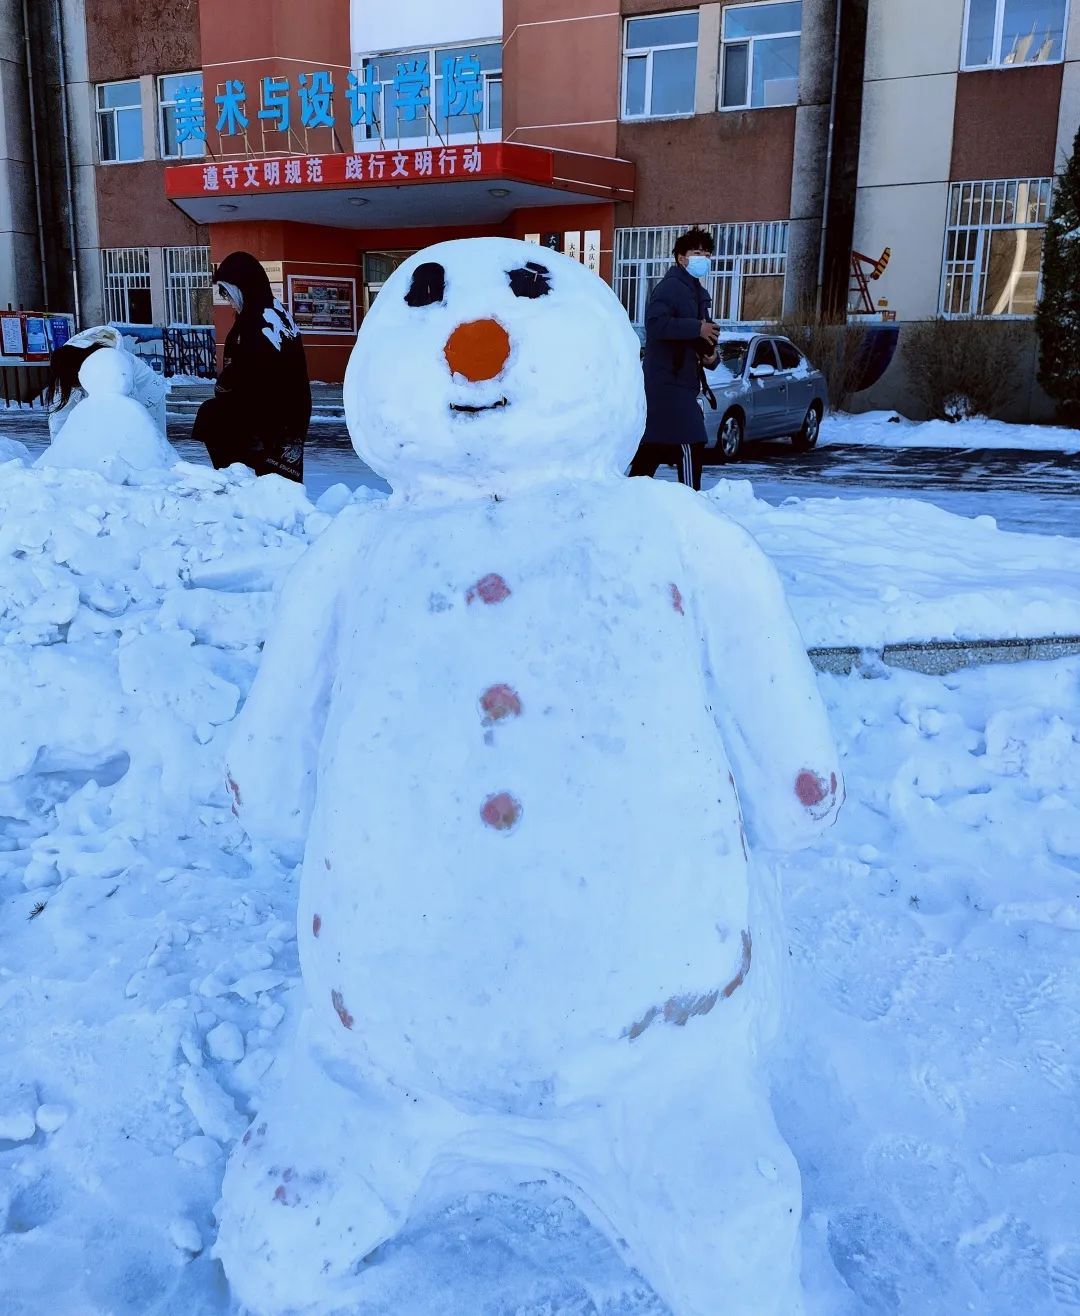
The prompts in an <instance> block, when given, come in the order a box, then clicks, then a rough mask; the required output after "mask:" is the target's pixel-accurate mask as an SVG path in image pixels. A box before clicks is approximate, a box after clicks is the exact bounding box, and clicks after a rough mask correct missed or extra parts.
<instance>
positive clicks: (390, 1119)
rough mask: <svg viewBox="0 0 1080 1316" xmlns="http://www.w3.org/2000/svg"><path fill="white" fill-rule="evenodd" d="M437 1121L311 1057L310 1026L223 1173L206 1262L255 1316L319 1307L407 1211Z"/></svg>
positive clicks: (339, 1293) (355, 1278) (347, 1285)
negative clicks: (216, 1264) (211, 1254)
mask: <svg viewBox="0 0 1080 1316" xmlns="http://www.w3.org/2000/svg"><path fill="white" fill-rule="evenodd" d="M440 1118H442V1116H441V1115H435V1114H434V1113H433V1111H432V1109H431V1108H430V1107H429V1106H428V1105H427V1104H426V1103H425V1102H421V1101H413V1100H412V1098H411V1097H409V1096H407V1095H405V1094H404V1093H401V1092H399V1091H398V1090H397V1089H395V1088H393V1087H391V1086H390V1085H389V1084H387V1083H377V1082H373V1081H371V1080H367V1081H365V1080H364V1079H362V1078H361V1077H360V1076H359V1075H358V1074H357V1072H356V1071H355V1069H353V1068H352V1066H351V1065H349V1064H347V1063H346V1062H342V1061H339V1060H337V1059H336V1058H335V1057H334V1055H333V1053H330V1054H329V1055H327V1054H324V1053H321V1051H320V1048H319V1046H318V1043H317V1042H313V1040H312V1037H311V1036H310V1018H309V1019H308V1020H307V1021H305V1024H302V1025H301V1030H300V1036H299V1037H298V1038H297V1040H296V1044H295V1049H294V1052H293V1054H292V1056H291V1057H290V1060H289V1062H288V1068H287V1071H286V1073H285V1074H284V1076H283V1078H282V1080H281V1082H280V1083H279V1085H278V1087H277V1088H276V1089H275V1090H274V1092H273V1093H272V1095H271V1096H270V1097H269V1098H268V1100H267V1101H266V1103H265V1104H264V1106H263V1108H262V1109H261V1110H260V1112H259V1115H258V1116H257V1118H256V1119H255V1121H254V1122H253V1124H252V1125H251V1127H250V1128H249V1129H248V1131H247V1132H246V1133H245V1134H244V1136H243V1138H242V1139H241V1141H240V1142H239V1143H237V1145H236V1147H235V1148H234V1150H233V1152H232V1155H231V1156H230V1158H229V1163H228V1166H227V1168H226V1171H225V1181H224V1184H223V1186H222V1200H221V1202H220V1204H219V1207H218V1216H219V1219H220V1223H221V1228H220V1232H219V1236H218V1242H217V1245H216V1248H215V1255H217V1256H218V1257H220V1258H221V1260H222V1262H223V1264H224V1267H225V1273H226V1275H227V1276H228V1278H229V1282H230V1284H231V1285H232V1287H233V1291H234V1294H235V1295H236V1297H237V1298H238V1299H239V1300H240V1302H241V1303H242V1304H244V1305H245V1306H247V1307H248V1308H250V1309H251V1310H252V1311H253V1312H257V1313H259V1316H276V1314H277V1313H281V1312H286V1311H288V1312H294V1311H295V1312H304V1311H309V1310H315V1309H322V1308H324V1307H325V1306H326V1305H327V1304H337V1303H339V1302H341V1301H344V1300H345V1299H346V1298H347V1297H348V1296H349V1295H350V1294H351V1293H353V1292H354V1291H355V1289H356V1288H357V1286H358V1285H359V1284H360V1283H362V1279H361V1278H360V1277H361V1276H362V1272H363V1269H364V1258H365V1257H367V1256H368V1255H369V1253H370V1252H371V1251H372V1250H373V1249H374V1248H376V1247H377V1246H378V1245H379V1244H380V1243H382V1242H384V1241H385V1240H386V1239H388V1238H390V1237H392V1236H393V1235H394V1234H395V1233H396V1232H397V1230H398V1229H399V1228H400V1227H401V1225H402V1224H403V1222H404V1220H405V1218H406V1217H407V1215H408V1213H409V1209H410V1206H411V1203H412V1199H413V1196H414V1194H415V1191H416V1188H417V1186H418V1185H419V1184H420V1182H421V1181H422V1179H423V1177H424V1174H425V1172H426V1170H427V1168H428V1164H429V1161H430V1156H431V1151H432V1149H433V1148H434V1146H436V1145H437V1144H438V1143H439V1142H441V1141H442V1140H443V1139H445V1137H446V1128H445V1127H444V1126H440V1127H439V1129H438V1131H437V1132H429V1130H430V1129H431V1126H432V1124H438V1123H439V1120H440Z"/></svg>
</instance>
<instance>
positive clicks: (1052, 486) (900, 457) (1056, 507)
mask: <svg viewBox="0 0 1080 1316" xmlns="http://www.w3.org/2000/svg"><path fill="white" fill-rule="evenodd" d="M191 424H192V415H191V414H190V413H188V414H179V413H178V414H175V415H173V414H170V417H169V437H170V439H172V441H173V442H174V443H175V444H176V446H177V448H178V449H179V451H180V453H181V455H182V456H183V457H185V458H186V459H188V460H189V461H205V460H206V454H205V451H204V450H203V448H202V446H201V445H199V444H193V443H192V442H191V441H190V440H191ZM0 435H7V436H8V437H10V438H17V439H20V440H21V441H22V442H23V443H25V444H27V446H28V447H30V448H31V449H32V450H35V451H37V450H40V449H41V448H42V447H43V446H44V444H45V442H46V441H47V427H46V425H45V420H44V417H43V416H42V414H41V413H40V412H37V413H33V412H29V411H24V412H18V411H16V412H0ZM305 471H306V475H307V486H308V490H309V492H310V494H311V496H312V497H313V498H317V497H318V496H319V495H320V494H321V493H322V492H323V491H324V490H325V489H327V488H328V487H329V486H330V485H331V484H336V483H338V482H341V483H344V484H347V485H349V486H350V487H355V486H356V485H359V484H367V485H371V486H373V487H375V488H386V485H385V484H384V483H383V482H382V481H381V480H380V479H379V478H378V476H375V475H373V474H372V472H371V471H370V470H368V468H367V467H366V466H365V465H364V464H363V463H362V462H361V461H360V460H359V459H358V458H357V457H356V455H355V454H354V453H353V451H352V448H351V446H350V444H349V439H348V432H347V431H346V428H345V422H344V421H343V420H340V419H333V420H330V419H317V420H316V422H315V423H313V425H312V428H311V435H310V438H309V442H308V450H307V455H306V458H305ZM668 474H670V475H671V476H672V477H673V475H674V473H673V472H669V473H668ZM719 479H745V480H750V481H752V482H753V485H754V491H755V493H757V495H758V496H759V497H761V498H764V499H766V500H767V501H768V502H770V503H781V502H783V500H784V499H785V498H792V497H795V498H862V497H867V496H871V497H881V496H882V495H887V496H892V497H897V498H921V499H923V500H924V501H926V502H931V503H935V504H936V505H937V506H939V507H943V508H945V509H946V510H947V511H950V512H956V513H958V514H960V515H962V516H992V517H994V518H995V519H996V520H997V522H998V524H999V525H1000V526H1001V527H1002V528H1003V529H1007V530H1023V531H1029V532H1035V533H1038V534H1059V535H1070V536H1072V537H1074V538H1080V456H1075V455H1072V456H1070V455H1068V454H1065V453H1056V452H1029V451H1023V450H1013V449H1008V450H993V451H988V450H984V449H980V450H976V451H960V450H949V449H938V448H870V447H863V446H861V445H855V444H835V445H828V446H826V447H822V448H818V449H817V450H815V451H814V452H809V453H796V452H793V451H792V448H791V445H790V444H789V443H758V444H751V445H749V446H748V448H747V450H746V456H745V457H744V459H743V460H741V461H739V462H736V463H734V464H732V465H729V466H712V467H707V468H706V476H705V484H706V487H708V485H709V484H712V483H715V481H716V480H719Z"/></svg>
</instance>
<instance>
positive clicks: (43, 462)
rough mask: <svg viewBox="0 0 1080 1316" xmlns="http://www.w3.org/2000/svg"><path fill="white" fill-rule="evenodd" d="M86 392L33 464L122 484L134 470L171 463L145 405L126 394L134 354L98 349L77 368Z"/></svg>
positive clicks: (168, 448) (172, 455)
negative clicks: (62, 468)
mask: <svg viewBox="0 0 1080 1316" xmlns="http://www.w3.org/2000/svg"><path fill="white" fill-rule="evenodd" d="M79 383H80V384H81V385H82V387H83V389H84V390H85V391H86V397H85V398H83V400H82V401H81V402H79V403H78V404H77V405H76V406H75V407H73V408H72V410H71V414H70V415H69V417H68V419H67V422H66V423H65V425H64V427H63V429H62V430H60V432H59V434H57V435H56V437H55V438H54V439H53V441H52V443H51V444H50V445H49V446H48V447H47V448H46V449H45V451H44V452H43V453H42V454H41V456H40V457H39V458H38V459H37V462H36V463H35V465H37V466H54V467H64V468H66V469H68V470H80V471H97V472H98V474H99V475H103V476H105V478H106V479H108V480H114V481H119V482H123V481H124V480H125V479H130V478H132V476H133V473H137V472H145V471H151V470H161V469H164V468H167V467H170V466H174V465H175V464H176V461H177V457H176V452H175V451H174V450H173V447H172V445H171V444H170V443H169V441H168V440H167V439H166V438H165V437H164V436H163V435H162V434H161V432H160V430H159V429H158V428H157V426H156V425H155V424H154V422H153V420H152V419H151V417H150V413H149V412H148V411H147V410H146V408H145V407H144V406H143V405H142V404H141V403H139V402H136V401H135V399H134V398H133V397H132V396H131V393H132V389H133V388H134V386H135V373H134V362H133V358H132V357H131V356H130V355H129V354H128V353H127V352H122V351H119V350H118V349H117V348H115V347H102V348H100V349H99V350H98V351H96V352H94V353H93V354H92V355H90V356H88V357H87V358H86V360H85V361H84V362H83V364H82V368H81V369H80V370H79Z"/></svg>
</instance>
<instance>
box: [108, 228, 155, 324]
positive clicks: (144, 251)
mask: <svg viewBox="0 0 1080 1316" xmlns="http://www.w3.org/2000/svg"><path fill="white" fill-rule="evenodd" d="M101 277H102V285H103V291H104V294H105V315H106V318H107V319H108V320H110V321H115V322H116V323H118V324H152V323H153V314H152V310H151V301H150V248H149V247H106V248H105V249H104V250H103V251H102V253H101Z"/></svg>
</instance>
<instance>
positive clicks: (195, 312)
mask: <svg viewBox="0 0 1080 1316" xmlns="http://www.w3.org/2000/svg"><path fill="white" fill-rule="evenodd" d="M211 278H212V275H211V270H210V248H209V247H166V248H165V321H166V323H167V324H170V325H174V324H176V325H190V324H211V323H212V322H213V318H214V316H213V307H214V294H213V285H212V283H211Z"/></svg>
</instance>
